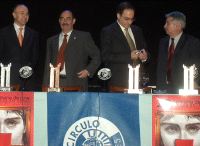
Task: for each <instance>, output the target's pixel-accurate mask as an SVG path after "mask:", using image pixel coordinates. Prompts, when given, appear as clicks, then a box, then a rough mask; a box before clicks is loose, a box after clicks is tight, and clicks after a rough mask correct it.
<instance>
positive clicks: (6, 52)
mask: <svg viewBox="0 0 200 146" xmlns="http://www.w3.org/2000/svg"><path fill="white" fill-rule="evenodd" d="M38 49H39V37H38V33H37V32H36V31H34V30H32V29H31V28H29V27H27V26H26V27H25V33H24V39H23V44H22V47H20V46H19V42H18V38H17V34H16V31H15V29H14V26H13V25H10V26H7V27H5V28H3V29H1V30H0V62H2V63H3V64H4V65H7V64H8V63H12V66H11V84H19V85H21V86H24V81H23V79H22V78H20V76H19V69H20V68H21V67H22V66H27V65H28V66H31V67H32V68H33V71H34V72H36V71H35V67H36V64H37V61H38V51H39V50H38ZM35 82H36V74H33V76H32V77H31V78H29V79H28V80H27V81H26V90H30V91H31V90H35V88H36V83H35Z"/></svg>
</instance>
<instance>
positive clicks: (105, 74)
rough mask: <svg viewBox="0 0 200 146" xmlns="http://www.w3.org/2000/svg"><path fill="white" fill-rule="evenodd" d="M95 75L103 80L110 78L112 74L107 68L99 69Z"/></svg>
mask: <svg viewBox="0 0 200 146" xmlns="http://www.w3.org/2000/svg"><path fill="white" fill-rule="evenodd" d="M97 75H98V78H99V79H101V80H104V81H105V80H108V79H110V78H111V76H112V74H111V70H110V69H109V68H102V69H100V70H99V71H98V73H97Z"/></svg>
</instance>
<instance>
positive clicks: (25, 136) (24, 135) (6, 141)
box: [0, 92, 34, 146]
mask: <svg viewBox="0 0 200 146" xmlns="http://www.w3.org/2000/svg"><path fill="white" fill-rule="evenodd" d="M33 95H34V94H33V93H32V92H29V93H28V92H0V126H1V127H0V146H10V145H11V146H13V145H17V146H33V114H34V113H33Z"/></svg>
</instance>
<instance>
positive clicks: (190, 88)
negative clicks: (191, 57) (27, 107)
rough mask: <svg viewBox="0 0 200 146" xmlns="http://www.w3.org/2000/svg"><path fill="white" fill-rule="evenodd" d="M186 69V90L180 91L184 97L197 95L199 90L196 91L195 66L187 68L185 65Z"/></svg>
mask: <svg viewBox="0 0 200 146" xmlns="http://www.w3.org/2000/svg"><path fill="white" fill-rule="evenodd" d="M183 69H184V89H179V94H182V95H197V94H198V90H194V75H195V73H194V72H195V65H192V66H190V67H187V66H185V65H184V64H183Z"/></svg>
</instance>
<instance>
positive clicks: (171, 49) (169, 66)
mask: <svg viewBox="0 0 200 146" xmlns="http://www.w3.org/2000/svg"><path fill="white" fill-rule="evenodd" d="M173 55H174V38H171V44H170V46H169V49H168V61H167V81H168V82H171V81H172V78H171V71H172V58H173Z"/></svg>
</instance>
